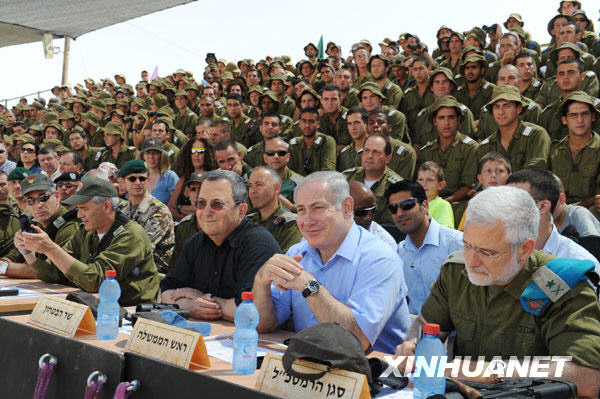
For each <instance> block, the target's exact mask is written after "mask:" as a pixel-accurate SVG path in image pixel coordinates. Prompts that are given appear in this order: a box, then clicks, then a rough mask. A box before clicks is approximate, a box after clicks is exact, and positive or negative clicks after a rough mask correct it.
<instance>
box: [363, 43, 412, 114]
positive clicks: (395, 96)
mask: <svg viewBox="0 0 600 399" xmlns="http://www.w3.org/2000/svg"><path fill="white" fill-rule="evenodd" d="M389 66H390V61H389V60H388V59H387V57H385V56H384V55H381V54H377V55H372V56H371V59H370V60H369V72H370V73H371V75H372V76H373V79H374V80H375V82H376V83H377V84H378V85H379V88H380V89H381V93H382V94H383V95H384V96H385V100H384V101H383V104H384V105H387V106H390V107H391V108H395V109H398V108H399V106H400V101H402V97H403V95H404V94H403V93H402V89H401V88H400V87H399V86H398V85H397V84H395V83H392V81H390V80H389V79H388V71H389Z"/></svg>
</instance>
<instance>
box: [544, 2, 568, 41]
mask: <svg viewBox="0 0 600 399" xmlns="http://www.w3.org/2000/svg"><path fill="white" fill-rule="evenodd" d="M561 3H562V2H561ZM558 9H559V11H558V12H559V14H557V15H555V16H553V17H552V19H550V21H548V26H547V30H548V34H549V35H552V33H551V31H552V29H553V28H554V21H556V20H557V19H558V18H566V19H567V21H569V22H574V20H573V18H572V17H571V16H570V15H563V14H560V7H558Z"/></svg>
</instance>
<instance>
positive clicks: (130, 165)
mask: <svg viewBox="0 0 600 399" xmlns="http://www.w3.org/2000/svg"><path fill="white" fill-rule="evenodd" d="M147 171H148V167H147V166H146V162H145V161H144V160H142V159H132V160H130V161H127V162H125V165H123V167H122V168H121V170H120V171H119V177H125V176H127V175H130V174H132V173H144V172H147Z"/></svg>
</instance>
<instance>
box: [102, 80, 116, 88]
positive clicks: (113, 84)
mask: <svg viewBox="0 0 600 399" xmlns="http://www.w3.org/2000/svg"><path fill="white" fill-rule="evenodd" d="M104 84H109V85H111V86H112V87H115V82H113V81H112V80H111V79H110V78H106V79H104Z"/></svg>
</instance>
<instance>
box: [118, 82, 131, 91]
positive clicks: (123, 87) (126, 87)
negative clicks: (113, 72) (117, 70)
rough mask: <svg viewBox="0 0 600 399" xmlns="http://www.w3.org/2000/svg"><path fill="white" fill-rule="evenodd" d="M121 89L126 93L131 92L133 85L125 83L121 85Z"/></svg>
mask: <svg viewBox="0 0 600 399" xmlns="http://www.w3.org/2000/svg"><path fill="white" fill-rule="evenodd" d="M121 89H122V90H125V91H127V92H128V93H133V86H131V85H130V84H127V83H125V84H124V85H123V86H121Z"/></svg>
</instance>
